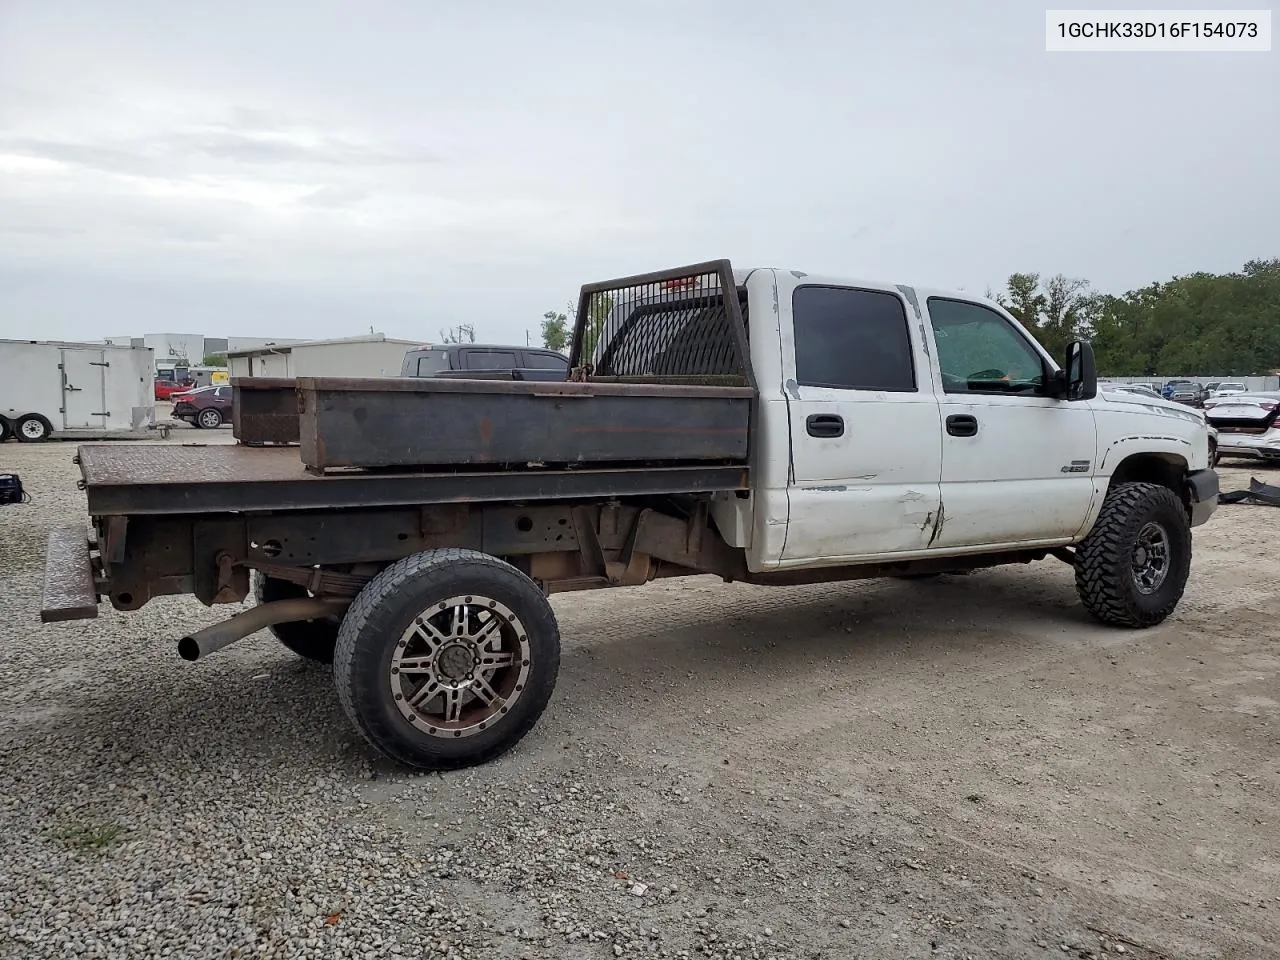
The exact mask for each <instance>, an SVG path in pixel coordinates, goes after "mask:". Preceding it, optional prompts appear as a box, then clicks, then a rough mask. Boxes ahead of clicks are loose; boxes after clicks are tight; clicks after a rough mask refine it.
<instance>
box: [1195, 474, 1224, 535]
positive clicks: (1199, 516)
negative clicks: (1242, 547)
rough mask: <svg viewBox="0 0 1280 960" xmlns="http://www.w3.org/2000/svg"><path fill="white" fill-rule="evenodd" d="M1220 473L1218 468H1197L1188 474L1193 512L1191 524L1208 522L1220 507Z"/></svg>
mask: <svg viewBox="0 0 1280 960" xmlns="http://www.w3.org/2000/svg"><path fill="white" fill-rule="evenodd" d="M1220 489H1221V488H1220V487H1219V486H1218V473H1217V471H1216V470H1195V471H1193V472H1191V473H1189V474H1187V501H1188V506H1189V508H1190V512H1191V526H1193V527H1198V526H1200V525H1201V524H1202V523H1206V522H1208V520H1209V518H1210V517H1211V516H1213V511H1215V510H1217V509H1218V493H1219V491H1220Z"/></svg>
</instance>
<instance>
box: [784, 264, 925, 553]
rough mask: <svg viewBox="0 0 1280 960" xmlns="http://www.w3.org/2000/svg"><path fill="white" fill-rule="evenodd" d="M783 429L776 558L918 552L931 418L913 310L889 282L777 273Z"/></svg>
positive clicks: (922, 533)
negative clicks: (784, 513)
mask: <svg viewBox="0 0 1280 960" xmlns="http://www.w3.org/2000/svg"><path fill="white" fill-rule="evenodd" d="M777 278H778V279H777V283H778V298H779V299H778V307H779V314H780V320H781V322H780V334H781V338H780V339H781V348H782V360H783V365H784V370H787V371H790V372H791V373H792V375H793V378H792V379H790V380H788V381H787V382H786V384H785V387H786V392H787V404H788V419H789V423H790V432H791V470H792V473H791V477H790V480H789V484H788V496H789V500H790V508H789V518H788V523H787V535H786V542H785V544H784V546H783V551H782V564H783V565H784V566H785V565H787V564H788V563H794V564H797V565H800V564H804V565H813V564H815V563H830V564H838V563H847V562H852V561H857V560H859V559H865V558H872V557H884V556H887V555H893V554H900V553H901V554H910V553H920V552H922V551H926V550H927V549H928V547H929V543H930V540H931V539H932V538H933V536H934V533H935V528H936V523H937V519H938V508H939V500H940V487H939V483H940V479H941V472H942V445H941V436H942V429H941V422H940V416H939V411H938V399H937V396H936V394H935V393H934V388H933V378H932V375H931V372H930V370H929V369H928V366H927V364H926V363H924V362H923V358H924V352H923V349H922V348H923V341H922V337H923V331H922V330H921V324H920V321H919V320H918V319H917V314H916V312H915V310H914V308H913V307H911V306H910V305H909V304H908V303H907V301H906V300H905V299H904V297H903V294H902V292H901V291H899V290H898V289H897V288H895V287H892V286H879V285H874V284H871V285H866V286H863V285H858V286H853V285H850V284H849V283H848V282H847V281H846V282H843V283H841V282H834V281H832V282H827V281H824V280H823V279H822V278H819V277H813V276H807V275H804V274H801V275H798V276H797V275H793V274H791V273H787V272H784V271H778V273H777Z"/></svg>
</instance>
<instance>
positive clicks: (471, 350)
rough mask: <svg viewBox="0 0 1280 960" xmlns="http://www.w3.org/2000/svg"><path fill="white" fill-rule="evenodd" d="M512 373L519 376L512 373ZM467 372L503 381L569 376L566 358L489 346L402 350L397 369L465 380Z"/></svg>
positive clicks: (406, 374)
mask: <svg viewBox="0 0 1280 960" xmlns="http://www.w3.org/2000/svg"><path fill="white" fill-rule="evenodd" d="M515 371H519V373H518V374H515V373H514V372H515ZM468 372H476V373H488V374H490V375H489V376H486V377H485V378H484V379H493V378H494V377H495V376H499V377H501V376H502V372H505V373H506V375H507V376H506V377H503V379H517V380H564V379H567V378H568V376H569V358H568V357H566V356H564V355H563V354H560V353H556V352H555V351H554V350H545V349H543V348H541V347H514V346H510V345H503V344H489V343H443V344H439V345H432V344H423V345H422V346H421V347H418V348H417V349H414V350H407V351H405V355H404V362H403V364H402V365H401V367H400V376H402V377H441V376H445V377H453V378H462V379H466V378H467V374H468ZM513 374H514V375H513Z"/></svg>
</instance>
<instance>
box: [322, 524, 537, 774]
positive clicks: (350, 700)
mask: <svg viewBox="0 0 1280 960" xmlns="http://www.w3.org/2000/svg"><path fill="white" fill-rule="evenodd" d="M559 669H560V631H559V628H558V626H557V625H556V619H555V614H554V613H553V612H552V610H551V605H550V604H549V603H548V602H547V598H546V597H545V596H544V595H543V593H542V591H541V590H540V589H539V588H538V586H537V585H536V584H535V583H534V582H533V581H532V580H530V579H529V578H528V577H526V576H525V575H524V574H522V573H521V572H520V571H518V570H516V569H515V568H514V567H512V566H511V565H510V564H507V563H504V562H502V561H501V560H498V559H497V558H495V557H491V556H488V555H486V554H482V553H477V552H476V551H474V550H457V549H449V550H429V551H427V552H425V553H419V554H415V555H414V556H411V557H406V558H405V559H403V560H401V561H399V562H397V563H394V564H392V565H391V566H389V567H387V568H386V569H385V570H383V571H382V572H381V573H380V574H378V576H376V577H374V579H373V580H371V581H370V582H369V583H368V584H367V585H366V586H365V588H364V590H362V591H361V593H360V595H359V596H358V597H357V598H356V602H355V603H354V604H352V606H351V608H350V609H349V610H348V611H347V615H346V617H345V618H344V619H343V621H342V629H341V630H340V631H339V632H338V645H337V649H336V651H335V653H334V682H335V684H336V685H337V688H338V698H339V700H340V701H341V703H342V708H343V710H344V711H346V714H347V716H348V717H350V718H351V720H352V722H353V723H354V724H355V725H356V727H357V728H358V729H359V730H360V732H361V733H362V734H363V735H364V736H365V738H366V739H367V740H368V741H369V742H370V743H371V744H373V745H374V746H375V747H376V748H377V749H378V750H380V751H381V752H382V753H383V754H385V755H386V756H388V757H390V758H391V759H392V760H395V761H397V762H398V763H402V764H405V765H406V766H410V767H416V768H418V769H422V770H447V769H454V768H458V767H467V766H472V765H474V764H478V763H484V762H485V761H487V760H491V759H493V758H494V757H497V756H499V755H500V754H503V753H505V752H506V751H507V750H510V749H511V748H512V747H513V746H515V745H516V743H518V742H519V741H520V740H521V739H522V738H523V737H524V736H525V734H527V733H528V732H529V731H530V730H531V729H532V728H533V725H534V724H535V723H536V722H537V720H538V717H540V716H541V715H542V711H543V710H544V709H545V708H546V705H547V702H548V701H549V700H550V699H551V694H552V691H553V690H554V688H555V682H556V674H557V673H558V672H559Z"/></svg>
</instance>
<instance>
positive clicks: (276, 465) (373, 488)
mask: <svg viewBox="0 0 1280 960" xmlns="http://www.w3.org/2000/svg"><path fill="white" fill-rule="evenodd" d="M78 459H79V463H80V469H81V473H82V475H83V481H82V486H83V488H84V491H85V495H86V497H87V499H88V506H89V513H90V515H92V516H104V517H105V516H129V515H137V516H155V515H163V514H170V515H175V514H187V515H202V514H217V513H246V512H280V511H294V510H318V509H327V510H333V509H343V508H369V507H396V506H420V505H428V504H437V503H466V502H484V501H526V500H528V501H537V500H555V499H574V498H597V497H611V496H658V495H663V494H675V493H713V492H716V491H733V490H746V489H747V488H748V486H749V470H748V469H747V468H746V467H745V466H743V465H741V464H695V465H688V466H671V465H661V466H651V465H630V466H621V467H620V466H613V465H610V466H608V467H594V466H592V467H578V468H574V469H538V468H529V469H521V470H510V469H509V470H494V469H491V468H472V469H463V468H452V469H448V470H439V469H436V470H430V469H423V470H406V469H397V470H379V471H352V472H349V473H328V474H318V473H315V472H312V471H309V470H308V469H307V468H306V467H305V466H304V465H303V464H302V462H301V461H300V460H299V459H298V449H297V448H296V447H287V446H279V447H245V446H239V445H234V446H233V445H229V444H228V445H225V446H224V445H215V446H203V445H182V446H159V445H156V446H147V447H130V448H124V447H119V446H115V445H112V444H85V445H83V446H81V447H80V448H79V454H78Z"/></svg>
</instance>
